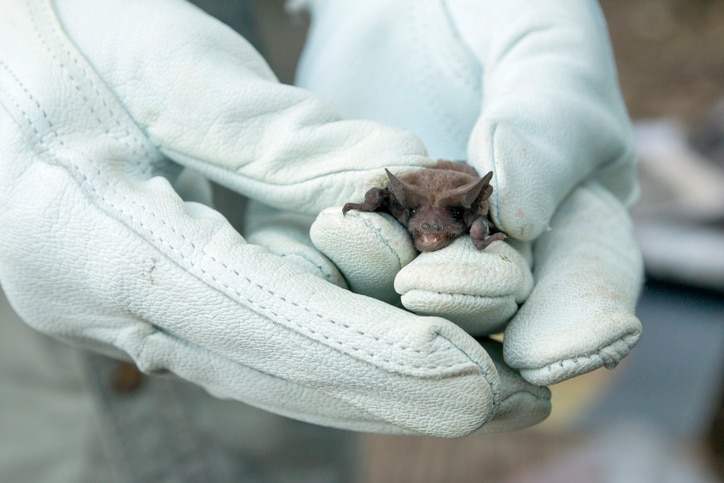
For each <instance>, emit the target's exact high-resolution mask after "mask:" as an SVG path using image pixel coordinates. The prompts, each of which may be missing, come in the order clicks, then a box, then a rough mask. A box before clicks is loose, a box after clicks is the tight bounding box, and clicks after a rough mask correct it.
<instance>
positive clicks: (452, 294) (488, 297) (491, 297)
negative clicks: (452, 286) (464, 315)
mask: <svg viewBox="0 0 724 483" xmlns="http://www.w3.org/2000/svg"><path fill="white" fill-rule="evenodd" d="M409 293H420V294H424V295H442V296H450V297H456V296H458V295H459V296H461V297H470V298H473V299H483V300H499V299H505V298H509V297H514V294H512V293H510V294H505V295H478V294H470V293H462V292H438V291H435V290H422V289H412V290H408V291H407V292H405V293H404V294H401V295H406V294H409Z"/></svg>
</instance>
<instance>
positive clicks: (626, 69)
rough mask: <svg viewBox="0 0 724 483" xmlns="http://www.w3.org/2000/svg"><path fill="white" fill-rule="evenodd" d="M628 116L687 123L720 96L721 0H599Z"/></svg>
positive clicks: (723, 85) (723, 83)
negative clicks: (663, 118)
mask: <svg viewBox="0 0 724 483" xmlns="http://www.w3.org/2000/svg"><path fill="white" fill-rule="evenodd" d="M601 6H602V7H603V10H604V14H605V15H606V18H607V20H608V25H609V31H610V34H611V41H612V43H613V48H614V53H615V55H616V61H617V64H618V68H619V79H620V82H621V89H622V90H623V93H624V97H625V99H626V104H627V105H628V108H629V112H630V114H631V117H633V118H634V119H645V118H654V117H674V118H677V119H680V120H682V121H683V122H685V123H687V124H689V125H691V126H692V127H693V126H694V125H696V124H697V123H698V122H700V121H702V119H703V117H705V116H706V114H707V112H708V110H709V109H710V108H711V106H712V104H714V103H716V102H717V101H719V100H721V99H722V97H723V96H724V47H723V46H724V1H721V0H637V1H633V2H631V1H626V0H602V1H601Z"/></svg>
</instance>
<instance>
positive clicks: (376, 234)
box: [324, 213, 402, 268]
mask: <svg viewBox="0 0 724 483" xmlns="http://www.w3.org/2000/svg"><path fill="white" fill-rule="evenodd" d="M350 215H351V216H352V217H353V218H354V219H356V220H359V221H361V222H362V224H363V225H365V226H366V227H367V228H368V229H369V230H370V231H371V233H372V234H373V235H374V237H375V238H377V239H378V240H379V241H380V243H381V244H382V246H384V247H385V248H386V249H387V251H388V252H389V253H391V254H392V255H393V256H394V257H395V259H396V260H397V266H398V267H400V268H402V259H401V258H400V255H399V254H398V253H397V251H396V250H395V249H394V248H392V245H391V244H390V242H389V238H386V237H385V236H384V235H383V234H382V230H381V229H380V228H379V227H378V226H376V225H375V224H374V223H372V222H371V221H370V219H369V218H368V217H366V216H361V215H359V214H356V213H347V215H346V216H350ZM324 216H333V215H331V214H330V215H326V214H324ZM382 219H383V220H384V219H385V218H384V217H383V218H382ZM385 221H386V220H385ZM395 223H397V222H395Z"/></svg>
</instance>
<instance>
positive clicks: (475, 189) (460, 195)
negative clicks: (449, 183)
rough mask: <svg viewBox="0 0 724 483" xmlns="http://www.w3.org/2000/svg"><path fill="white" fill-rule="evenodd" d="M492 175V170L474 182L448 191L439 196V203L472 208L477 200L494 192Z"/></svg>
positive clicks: (485, 197)
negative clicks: (491, 184)
mask: <svg viewBox="0 0 724 483" xmlns="http://www.w3.org/2000/svg"><path fill="white" fill-rule="evenodd" d="M492 177H493V172H492V171H491V172H489V173H488V174H486V175H485V177H484V178H480V179H479V180H477V181H475V182H473V183H469V184H466V185H464V186H460V187H459V188H455V189H453V190H450V191H447V192H445V194H444V195H443V196H441V197H440V198H439V201H438V204H440V205H445V206H462V207H463V208H470V207H471V206H472V205H473V203H475V201H483V200H486V199H488V198H489V197H490V195H491V194H493V187H492V186H490V180H491V178H492Z"/></svg>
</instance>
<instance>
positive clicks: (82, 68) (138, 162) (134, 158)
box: [21, 2, 153, 174]
mask: <svg viewBox="0 0 724 483" xmlns="http://www.w3.org/2000/svg"><path fill="white" fill-rule="evenodd" d="M26 5H27V8H28V14H29V17H30V19H31V22H32V23H33V27H34V31H35V35H36V37H37V38H38V40H39V41H40V43H41V44H42V45H43V46H44V47H45V49H46V50H47V52H48V54H49V55H50V57H51V59H53V60H54V61H55V62H56V63H57V65H58V66H59V67H60V68H61V69H62V70H63V72H65V73H66V75H67V76H68V79H69V80H70V81H71V84H72V85H73V87H74V88H75V90H76V91H77V92H78V93H79V94H80V96H81V97H82V98H83V101H85V102H84V105H85V107H86V108H87V109H88V110H89V111H90V112H91V114H92V116H91V118H92V119H94V120H95V121H96V122H97V123H98V125H99V127H101V128H102V129H103V130H104V133H105V134H106V135H108V136H110V137H111V138H112V139H115V140H116V141H119V142H120V143H121V144H123V145H124V146H126V147H127V148H128V149H129V150H130V151H131V153H130V156H129V157H126V159H125V160H126V161H130V162H132V163H133V164H134V165H135V166H136V167H137V168H138V169H139V170H140V171H141V173H143V174H148V173H150V172H151V166H150V165H148V164H144V163H143V162H142V159H152V158H153V156H152V155H151V152H150V151H149V150H148V148H147V147H146V146H145V145H144V143H143V142H142V141H141V139H140V138H138V137H137V136H136V134H134V133H132V132H131V131H130V130H129V129H128V128H127V127H124V126H123V124H122V123H121V121H120V120H119V119H118V117H117V115H116V113H115V112H114V110H113V109H112V108H111V107H110V106H109V105H108V103H107V101H106V99H105V96H103V95H102V94H101V92H100V89H99V88H98V86H97V85H96V82H95V80H94V79H93V76H92V75H89V73H88V66H86V65H85V64H84V63H82V62H80V61H79V60H78V58H77V56H75V55H74V54H73V52H71V50H70V49H69V48H68V47H67V45H66V43H65V41H69V40H70V39H68V38H67V37H63V36H61V35H60V34H59V33H58V30H57V28H56V26H55V25H54V24H53V22H52V18H51V14H50V12H49V11H48V10H49V9H45V8H44V9H43V13H44V14H45V20H46V22H47V24H48V27H49V31H50V32H52V34H53V35H54V36H55V38H56V40H57V41H58V42H57V43H58V45H59V46H62V49H63V51H64V53H65V55H66V56H67V57H68V58H69V59H70V60H71V61H72V62H73V64H75V66H76V67H77V68H78V70H79V72H80V73H81V74H82V76H83V78H84V79H85V80H86V81H87V82H88V84H89V85H90V87H91V89H92V91H93V93H94V94H95V96H94V99H96V100H98V101H100V102H101V104H102V105H103V107H104V108H105V109H106V111H107V113H108V115H109V117H108V118H109V119H110V120H112V121H113V122H114V123H115V125H116V126H117V127H118V128H119V129H120V130H121V134H124V135H125V136H126V137H130V138H131V140H132V141H133V145H134V146H136V147H137V148H140V150H141V151H142V152H143V154H145V157H141V156H138V154H137V152H138V150H137V149H136V148H134V147H133V146H131V144H130V143H129V142H128V141H127V140H126V137H121V136H119V135H118V134H116V133H113V132H112V131H111V130H110V129H108V128H107V127H106V126H104V122H103V120H102V119H101V116H100V115H99V114H98V113H97V112H96V110H95V109H94V107H93V106H92V103H91V102H90V100H89V98H88V96H87V95H86V94H85V93H84V91H83V89H82V88H81V87H80V82H79V81H78V80H77V79H76V78H75V76H74V75H73V74H72V73H71V72H70V70H69V69H68V68H67V66H66V65H65V63H64V62H63V61H61V60H60V59H59V58H58V56H57V55H56V54H55V52H54V51H53V50H52V49H51V48H50V45H48V43H47V42H46V41H45V39H44V38H43V36H42V35H41V33H40V28H39V24H38V22H37V21H36V16H35V15H34V13H33V9H32V7H31V5H30V2H26ZM21 85H22V84H21ZM23 89H24V90H26V89H25V88H24V87H23ZM26 92H27V90H26ZM28 94H29V95H30V93H28ZM30 97H31V98H32V96H30ZM116 100H118V99H117V98H116ZM119 104H120V101H119ZM129 117H130V115H129ZM50 124H51V126H52V123H50ZM56 134H57V133H56Z"/></svg>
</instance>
